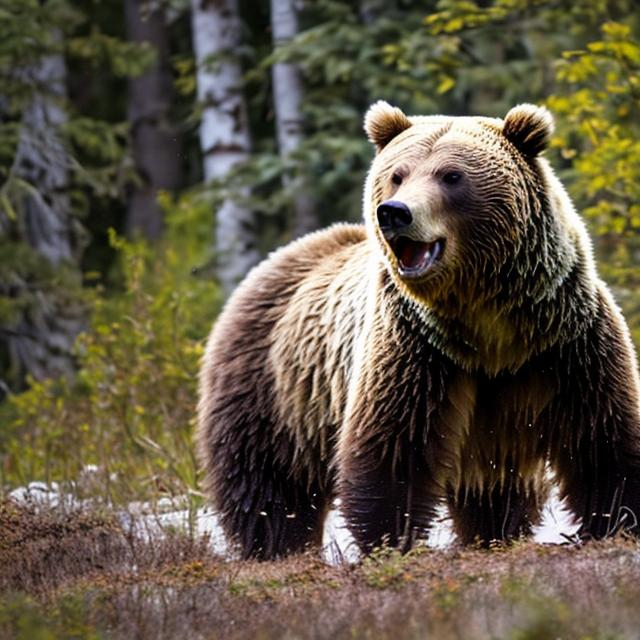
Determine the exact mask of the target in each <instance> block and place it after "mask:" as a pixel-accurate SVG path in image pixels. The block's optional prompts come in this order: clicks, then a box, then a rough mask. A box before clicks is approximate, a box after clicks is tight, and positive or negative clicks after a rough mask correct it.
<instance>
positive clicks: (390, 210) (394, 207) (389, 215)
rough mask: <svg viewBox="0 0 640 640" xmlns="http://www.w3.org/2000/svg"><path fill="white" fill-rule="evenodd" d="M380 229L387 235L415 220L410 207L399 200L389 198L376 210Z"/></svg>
mask: <svg viewBox="0 0 640 640" xmlns="http://www.w3.org/2000/svg"><path fill="white" fill-rule="evenodd" d="M376 213H377V215H378V224H379V225H380V230H381V231H382V233H384V234H385V235H386V234H387V233H391V232H393V231H400V229H404V228H405V227H408V226H409V225H410V224H411V222H412V221H413V216H412V215H411V211H410V210H409V207H407V205H406V204H405V203H404V202H400V201H399V200H387V201H386V202H383V203H382V204H381V205H380V206H379V207H378V210H377V211H376Z"/></svg>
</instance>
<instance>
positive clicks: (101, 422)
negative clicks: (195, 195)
mask: <svg viewBox="0 0 640 640" xmlns="http://www.w3.org/2000/svg"><path fill="white" fill-rule="evenodd" d="M165 201H166V203H167V206H169V199H168V198H166V197H165ZM172 206H173V207H174V209H173V210H172V211H171V212H170V213H169V216H168V220H169V225H170V232H169V234H168V239H167V241H166V242H164V243H162V244H161V245H160V246H156V247H154V248H153V249H152V248H151V247H150V246H149V245H146V244H144V243H143V242H128V241H125V240H124V239H122V238H120V237H117V236H116V235H115V233H113V234H112V243H113V245H114V247H115V249H116V250H117V252H118V255H119V268H120V271H121V277H122V280H123V282H124V290H123V291H122V292H121V293H119V294H117V295H113V296H109V297H102V296H101V295H98V294H97V295H96V296H95V299H94V312H93V319H92V323H91V328H90V330H89V331H87V332H86V333H85V334H83V335H81V336H80V338H79V340H78V342H77V346H76V352H75V356H76V359H77V364H78V373H77V376H76V377H75V378H74V379H73V380H70V379H65V378H62V379H57V380H45V381H39V382H38V381H34V380H32V381H30V389H29V390H28V391H27V392H25V393H22V394H20V395H15V396H12V397H11V398H10V400H9V411H8V412H7V413H8V422H9V425H8V429H6V430H5V431H4V434H3V437H2V439H1V440H0V452H1V453H0V459H1V461H2V463H1V467H2V470H3V475H4V478H3V482H4V483H5V484H6V485H7V486H12V485H19V484H23V483H25V482H28V481H29V480H30V479H33V478H39V479H43V480H45V481H48V482H50V481H59V482H60V481H61V482H66V483H71V482H73V481H75V480H76V479H78V478H80V477H82V476H83V470H84V469H86V465H95V466H96V467H97V472H96V473H95V474H92V478H93V479H92V481H91V482H89V483H85V484H84V485H78V486H76V487H75V490H76V491H77V492H78V493H80V494H83V493H84V494H86V493H89V494H91V493H92V491H98V492H99V493H100V495H101V497H103V498H105V499H106V500H108V501H112V502H116V503H121V502H124V501H126V500H131V499H134V498H140V499H142V498H152V499H154V498H157V497H159V496H160V495H177V494H184V493H189V492H194V491H195V489H196V462H195V460H194V457H193V455H194V454H193V446H192V427H193V423H194V416H195V397H196V394H195V389H196V379H197V370H198V364H199V358H200V356H201V354H202V347H203V345H202V336H204V335H206V333H207V330H208V327H209V324H210V321H211V318H213V317H214V315H215V313H216V309H217V307H218V305H219V302H220V301H219V297H218V292H217V290H216V288H215V287H214V285H213V284H211V283H210V282H209V281H205V280H201V279H196V278H194V277H193V275H192V268H193V267H195V266H196V265H195V264H194V256H195V255H197V254H198V251H200V252H202V243H201V241H199V240H198V239H196V240H193V239H190V238H187V239H186V241H184V240H182V239H181V240H180V241H178V240H177V237H176V236H177V234H178V233H179V230H180V228H181V225H182V224H183V222H184V220H185V218H188V216H189V215H190V214H192V210H191V209H192V208H191V207H190V206H189V205H188V204H187V203H185V202H179V203H176V204H174V205H172ZM174 225H175V226H174ZM67 486H68V487H71V485H70V484H67Z"/></svg>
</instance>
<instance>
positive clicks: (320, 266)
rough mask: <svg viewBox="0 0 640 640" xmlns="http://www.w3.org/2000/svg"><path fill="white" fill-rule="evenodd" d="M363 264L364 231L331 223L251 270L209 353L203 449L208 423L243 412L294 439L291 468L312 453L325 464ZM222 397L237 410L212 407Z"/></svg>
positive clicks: (360, 301)
mask: <svg viewBox="0 0 640 640" xmlns="http://www.w3.org/2000/svg"><path fill="white" fill-rule="evenodd" d="M369 257H370V248H369V244H368V243H367V242H366V236H365V229H364V227H363V226H362V225H351V224H337V225H334V226H332V227H330V228H328V229H325V230H322V231H318V232H315V233H312V234H309V235H307V236H305V237H303V238H301V239H299V240H296V241H294V242H292V243H290V244H289V245H287V246H285V247H284V248H282V249H280V250H278V251H275V252H274V253H272V254H271V255H270V256H269V257H268V258H267V259H266V260H265V261H263V262H262V263H261V264H259V265H258V266H257V267H255V268H254V269H253V270H252V271H251V273H250V274H249V275H248V276H247V278H246V279H245V280H244V281H243V282H242V283H241V284H240V286H239V287H238V288H237V289H236V291H235V292H234V294H233V295H232V296H231V298H230V299H229V302H228V303H227V305H226V307H225V308H224V310H223V311H222V313H221V314H220V317H219V318H218V320H217V322H216V324H215V326H214V329H213V331H212V332H211V335H210V338H209V341H208V344H207V348H206V352H205V356H204V361H203V367H202V370H201V376H200V404H199V407H198V412H199V416H200V419H199V423H200V428H199V434H198V437H199V439H200V440H201V442H202V443H203V445H204V444H205V442H206V441H209V440H210V438H211V435H212V434H211V429H213V428H215V425H216V424H218V423H224V422H225V421H226V420H233V416H234V414H236V416H237V414H239V413H241V412H245V411H250V412H251V413H252V414H253V415H254V416H259V418H260V420H261V421H262V420H264V421H266V422H269V423H272V424H280V425H283V427H284V428H286V430H287V431H289V433H290V434H292V435H293V441H294V442H293V443H292V444H293V446H294V449H295V450H296V452H298V454H302V453H303V450H304V452H305V458H307V459H304V460H302V459H300V460H296V461H297V462H299V463H300V465H301V466H308V465H314V466H315V465H317V464H318V462H319V459H318V451H319V450H320V451H322V456H321V457H322V458H323V459H324V460H326V456H327V455H328V453H329V451H328V441H329V438H330V435H331V434H330V430H332V429H333V428H334V427H335V425H336V424H337V420H338V419H339V416H340V415H341V413H342V405H343V402H344V398H345V396H346V391H347V389H346V386H347V384H348V374H349V370H350V367H351V344H352V336H353V335H354V333H355V332H356V331H357V327H358V326H359V324H360V323H361V322H362V314H363V313H364V308H363V307H364V304H365V298H366V295H365V294H366V286H367V281H366V277H365V275H366V272H367V264H368V263H369V262H370V261H369ZM361 307H362V308H361ZM230 397H232V398H235V399H237V402H234V403H228V402H225V403H223V404H219V402H220V400H221V399H222V398H227V399H228V398H230ZM248 397H253V400H252V402H251V406H250V407H248V406H247V405H246V399H247V398H248ZM303 444H304V445H305V446H304V449H303ZM207 449H208V447H204V446H203V447H201V450H207ZM298 454H296V457H297V455H298Z"/></svg>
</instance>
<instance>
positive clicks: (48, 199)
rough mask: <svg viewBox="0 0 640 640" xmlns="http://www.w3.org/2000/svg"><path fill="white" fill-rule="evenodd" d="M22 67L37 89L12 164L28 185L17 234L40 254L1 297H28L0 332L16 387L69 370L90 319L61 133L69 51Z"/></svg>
mask: <svg viewBox="0 0 640 640" xmlns="http://www.w3.org/2000/svg"><path fill="white" fill-rule="evenodd" d="M19 73H22V74H24V76H25V80H26V82H27V83H28V84H29V85H31V86H32V87H33V94H32V98H31V100H30V102H29V104H28V105H27V107H26V108H25V109H24V111H23V114H22V122H21V131H20V138H19V143H18V148H17V150H16V156H15V160H14V165H13V179H15V178H17V179H19V180H20V181H22V183H23V184H28V185H30V187H29V189H28V190H25V189H22V191H21V193H23V196H22V197H21V198H20V200H19V202H17V203H16V204H17V209H18V210H19V212H20V218H19V223H18V229H19V231H18V233H19V234H20V236H21V239H22V240H23V242H25V243H26V244H27V245H28V246H29V247H30V248H31V249H32V250H33V251H34V253H36V254H37V255H38V256H39V257H40V258H41V260H40V261H39V262H40V264H39V265H38V266H30V267H29V268H28V270H27V271H24V272H22V271H20V270H19V269H17V270H16V274H14V275H13V280H14V282H12V283H4V284H2V285H0V286H1V288H2V289H3V290H2V292H1V293H2V294H3V295H4V296H7V297H8V298H16V297H18V298H21V299H23V300H25V301H27V303H26V304H25V306H24V308H23V309H22V310H21V317H20V319H19V320H18V322H17V323H15V324H14V326H12V327H11V328H10V329H8V330H7V329H5V331H4V332H3V336H2V340H3V341H4V343H5V345H4V348H5V349H6V351H7V353H8V358H9V366H10V377H11V379H12V381H13V385H12V386H19V385H20V383H21V381H22V380H23V378H24V376H25V374H29V375H31V376H33V377H34V378H35V379H37V380H41V379H43V378H46V377H50V376H57V375H61V374H65V373H70V372H71V371H72V369H73V361H72V357H71V350H72V347H73V343H74V341H75V338H76V336H77V335H78V333H79V332H80V330H81V329H82V328H83V327H84V319H85V318H84V315H85V309H84V306H83V305H82V304H81V303H80V301H79V300H78V298H77V296H74V294H73V293H72V292H71V293H70V289H71V290H73V289H74V288H76V287H77V288H78V289H79V287H80V285H81V278H80V274H79V271H78V270H77V260H78V258H79V250H80V247H79V242H78V233H77V228H74V224H73V220H72V217H71V215H70V202H69V198H68V197H67V195H66V192H67V188H68V172H69V166H70V162H69V157H68V154H67V151H66V149H65V147H64V145H63V144H62V142H61V139H60V136H59V133H60V127H62V126H63V125H64V124H65V123H66V121H67V115H66V113H65V111H64V110H63V108H62V106H61V102H62V101H63V99H64V97H65V93H66V91H65V82H66V66H65V62H64V58H63V57H62V55H57V54H56V55H50V56H46V57H43V58H42V59H41V60H40V61H39V63H34V64H33V65H32V66H30V67H29V68H27V69H25V70H23V71H19ZM36 270H37V271H38V273H40V274H41V275H40V276H37V275H35V271H36ZM18 272H19V273H20V274H22V275H20V276H19V275H17V274H18ZM46 272H49V273H46ZM51 272H55V273H57V274H60V278H61V282H60V283H58V284H55V285H54V284H52V283H53V282H55V280H56V278H53V277H51ZM25 274H26V275H25ZM63 274H64V275H63ZM24 278H26V279H24ZM62 278H66V281H65V280H64V279H62ZM69 278H71V280H72V281H73V282H70V280H69ZM5 286H6V288H5Z"/></svg>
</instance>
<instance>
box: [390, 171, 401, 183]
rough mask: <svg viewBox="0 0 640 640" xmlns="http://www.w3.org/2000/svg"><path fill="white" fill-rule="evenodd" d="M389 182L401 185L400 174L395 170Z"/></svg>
mask: <svg viewBox="0 0 640 640" xmlns="http://www.w3.org/2000/svg"><path fill="white" fill-rule="evenodd" d="M391 182H393V184H395V185H401V184H402V174H400V173H398V172H396V173H394V174H393V175H392V176H391Z"/></svg>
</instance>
